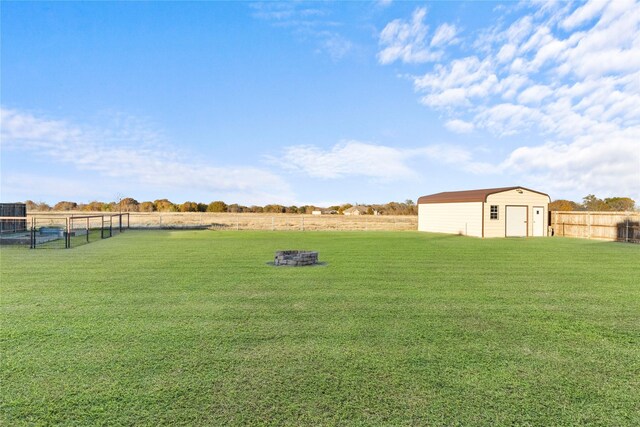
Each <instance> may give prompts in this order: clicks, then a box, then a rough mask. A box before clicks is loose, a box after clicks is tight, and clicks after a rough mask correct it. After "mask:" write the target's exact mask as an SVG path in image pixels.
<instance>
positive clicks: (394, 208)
mask: <svg viewBox="0 0 640 427" xmlns="http://www.w3.org/2000/svg"><path fill="white" fill-rule="evenodd" d="M25 203H26V205H27V211H29V212H32V211H41V212H42V211H51V210H53V211H87V212H230V213H242V212H253V213H294V214H310V213H311V212H313V211H316V210H320V211H323V213H337V214H342V213H343V212H344V211H345V210H346V209H349V208H350V207H352V206H353V205H351V204H349V203H346V204H343V205H336V206H329V207H327V208H321V207H317V206H312V205H305V206H283V205H277V204H271V205H265V206H255V205H254V206H243V205H239V204H237V203H234V204H229V205H228V204H226V203H225V202H223V201H221V200H216V201H214V202H211V203H208V204H207V203H198V202H189V201H187V202H184V203H179V204H178V203H173V202H171V201H170V200H168V199H158V200H154V201H153V202H151V201H146V202H138V201H137V200H136V199H133V198H131V197H126V198H124V199H121V200H120V201H118V202H98V201H93V202H91V203H76V202H70V201H61V202H58V203H56V204H55V205H53V206H50V205H48V204H46V203H36V202H34V201H32V200H27V201H26V202H25ZM366 207H367V208H368V209H367V212H368V213H373V212H378V213H380V214H383V215H417V213H418V209H417V206H416V205H415V203H414V202H413V201H412V200H406V201H405V202H404V203H399V202H390V203H387V204H385V205H366Z"/></svg>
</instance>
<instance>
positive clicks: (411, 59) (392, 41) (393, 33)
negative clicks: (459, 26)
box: [378, 7, 457, 64]
mask: <svg viewBox="0 0 640 427" xmlns="http://www.w3.org/2000/svg"><path fill="white" fill-rule="evenodd" d="M426 15H427V9H426V8H424V7H419V8H417V9H416V10H414V12H413V14H412V16H411V21H410V22H407V21H404V20H402V19H395V20H393V21H391V22H389V23H388V24H387V25H386V26H385V27H384V29H383V30H382V32H381V33H380V39H379V43H380V46H381V47H382V50H380V52H378V61H379V62H380V63H381V64H390V63H392V62H395V61H398V60H400V61H402V62H404V63H423V62H431V61H437V60H438V59H440V58H441V57H442V50H439V49H437V50H432V49H431V48H430V47H429V46H428V45H427V41H426V37H427V34H428V32H429V27H428V26H427V25H426V24H425V23H424V19H425V17H426ZM456 32H457V30H456V27H455V26H453V25H449V24H443V25H441V26H440V27H439V28H438V30H436V33H435V35H434V36H433V38H432V39H431V43H430V46H431V47H434V48H438V47H442V46H443V45H445V44H447V43H448V42H452V41H453V39H454V37H455V35H456Z"/></svg>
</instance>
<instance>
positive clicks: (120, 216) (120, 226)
mask: <svg viewBox="0 0 640 427" xmlns="http://www.w3.org/2000/svg"><path fill="white" fill-rule="evenodd" d="M118 229H119V231H120V232H121V233H122V214H120V215H118Z"/></svg>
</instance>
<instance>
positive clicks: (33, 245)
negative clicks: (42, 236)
mask: <svg viewBox="0 0 640 427" xmlns="http://www.w3.org/2000/svg"><path fill="white" fill-rule="evenodd" d="M35 223H36V219H35V218H31V233H30V234H29V237H30V239H29V240H30V242H29V243H30V245H29V247H30V248H31V249H35V248H36V224H35Z"/></svg>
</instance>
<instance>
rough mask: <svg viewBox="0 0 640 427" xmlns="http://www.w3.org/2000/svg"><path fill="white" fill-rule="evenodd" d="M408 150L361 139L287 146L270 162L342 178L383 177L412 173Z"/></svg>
mask: <svg viewBox="0 0 640 427" xmlns="http://www.w3.org/2000/svg"><path fill="white" fill-rule="evenodd" d="M408 157H409V154H408V153H407V152H406V151H405V150H401V149H397V148H393V147H386V146H382V145H375V144H370V143H365V142H360V141H345V142H342V143H340V144H337V145H335V146H333V147H332V148H331V149H329V150H323V149H321V148H318V147H315V146H309V145H297V146H291V147H287V148H286V149H285V151H284V154H283V155H282V156H280V157H278V159H276V158H273V157H271V158H269V160H270V161H271V162H272V163H276V164H278V165H280V166H281V167H283V168H285V169H288V170H290V171H295V172H302V173H305V174H307V175H309V176H311V177H315V178H327V179H334V178H344V177H346V176H364V177H369V178H375V179H380V180H385V181H393V180H398V179H407V178H410V177H413V176H415V174H414V172H413V171H412V170H411V169H410V168H409V167H408V166H407V165H406V160H407V158H408Z"/></svg>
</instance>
